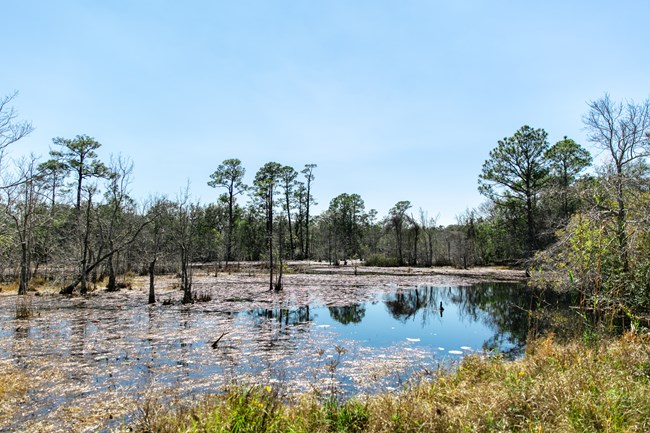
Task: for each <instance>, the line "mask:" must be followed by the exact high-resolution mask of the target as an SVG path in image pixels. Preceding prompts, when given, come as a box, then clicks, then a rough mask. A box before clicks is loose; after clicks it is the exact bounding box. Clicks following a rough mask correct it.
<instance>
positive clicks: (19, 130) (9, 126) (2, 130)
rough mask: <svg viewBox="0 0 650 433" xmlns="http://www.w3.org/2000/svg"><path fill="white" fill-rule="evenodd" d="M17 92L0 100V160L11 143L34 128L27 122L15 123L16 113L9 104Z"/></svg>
mask: <svg viewBox="0 0 650 433" xmlns="http://www.w3.org/2000/svg"><path fill="white" fill-rule="evenodd" d="M17 95H18V92H14V93H12V94H11V95H8V96H4V97H2V98H0V158H1V157H2V155H3V153H4V151H5V149H6V148H7V146H9V145H10V144H12V143H15V142H16V141H18V140H20V139H21V138H23V137H25V136H27V135H29V134H30V133H31V132H32V131H33V130H34V127H33V126H32V124H31V123H30V122H27V121H16V118H17V117H18V113H16V110H15V109H14V107H13V106H12V105H10V104H11V102H12V101H13V100H14V98H15V97H16V96H17Z"/></svg>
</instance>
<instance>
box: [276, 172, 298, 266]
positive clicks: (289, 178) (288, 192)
mask: <svg viewBox="0 0 650 433" xmlns="http://www.w3.org/2000/svg"><path fill="white" fill-rule="evenodd" d="M296 177H298V172H297V171H296V170H294V168H293V167H290V166H288V165H285V166H284V167H282V172H281V173H280V183H281V186H282V189H283V191H284V205H283V206H284V211H285V212H286V215H287V223H288V226H289V227H288V228H289V248H290V249H289V257H290V258H292V257H293V253H294V250H295V245H294V242H293V230H292V228H291V207H292V206H291V198H292V197H293V190H294V188H295V187H296Z"/></svg>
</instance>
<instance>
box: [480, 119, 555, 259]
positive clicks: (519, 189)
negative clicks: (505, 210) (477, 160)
mask: <svg viewBox="0 0 650 433" xmlns="http://www.w3.org/2000/svg"><path fill="white" fill-rule="evenodd" d="M546 136H547V134H546V132H545V131H544V130H543V129H533V128H531V127H530V126H527V125H526V126H522V127H521V128H520V129H519V130H518V131H517V132H515V134H514V135H513V136H512V137H506V138H504V139H503V140H499V141H498V145H497V147H496V148H494V149H492V150H491V151H490V159H488V160H486V161H485V163H484V164H483V170H482V172H481V175H480V176H479V192H480V193H481V194H483V195H485V196H487V197H488V198H489V199H491V200H492V201H494V202H495V203H496V204H498V205H506V204H516V205H518V206H521V207H523V209H524V211H525V220H526V241H525V248H524V251H525V255H526V258H530V256H531V253H532V252H533V251H534V250H535V249H536V247H537V232H536V215H535V213H536V207H537V196H538V194H539V193H540V191H541V190H542V188H543V187H544V185H546V182H547V180H548V173H549V168H548V162H547V160H546V159H545V158H544V155H545V152H546V151H547V149H548V142H547V141H546Z"/></svg>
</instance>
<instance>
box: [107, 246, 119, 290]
mask: <svg viewBox="0 0 650 433" xmlns="http://www.w3.org/2000/svg"><path fill="white" fill-rule="evenodd" d="M112 249H113V246H112V245H111V250H112ZM117 290H118V289H117V283H116V281H115V266H113V254H111V255H110V256H108V284H107V285H106V291H107V292H117Z"/></svg>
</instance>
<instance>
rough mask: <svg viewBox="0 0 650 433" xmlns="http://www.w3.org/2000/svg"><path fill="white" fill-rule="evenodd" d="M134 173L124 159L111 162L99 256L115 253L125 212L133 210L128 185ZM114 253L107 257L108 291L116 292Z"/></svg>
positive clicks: (120, 158) (100, 225)
mask: <svg viewBox="0 0 650 433" xmlns="http://www.w3.org/2000/svg"><path fill="white" fill-rule="evenodd" d="M132 172H133V163H132V162H131V161H129V160H127V159H124V158H122V157H117V158H114V159H113V160H112V161H111V168H110V169H109V174H108V177H107V185H106V192H105V197H106V204H105V205H104V206H102V209H101V210H102V211H103V212H102V213H101V214H100V215H99V218H98V220H97V221H98V225H99V228H100V236H101V238H102V243H101V244H100V249H99V255H101V254H102V252H103V249H104V248H107V249H108V251H115V241H116V238H117V237H118V231H119V230H120V229H123V228H124V227H123V222H124V221H123V220H124V218H125V211H126V210H127V209H129V208H133V206H134V202H133V200H132V199H131V197H129V195H128V185H129V184H130V182H131V173H132ZM113 256H114V254H113V253H110V254H109V256H108V257H107V259H106V261H107V267H108V284H107V286H106V290H108V291H109V292H114V291H117V290H118V287H117V283H116V276H115V266H114V262H113Z"/></svg>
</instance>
